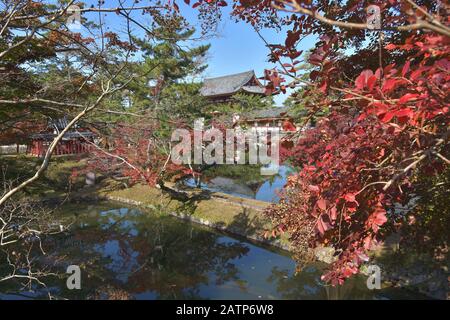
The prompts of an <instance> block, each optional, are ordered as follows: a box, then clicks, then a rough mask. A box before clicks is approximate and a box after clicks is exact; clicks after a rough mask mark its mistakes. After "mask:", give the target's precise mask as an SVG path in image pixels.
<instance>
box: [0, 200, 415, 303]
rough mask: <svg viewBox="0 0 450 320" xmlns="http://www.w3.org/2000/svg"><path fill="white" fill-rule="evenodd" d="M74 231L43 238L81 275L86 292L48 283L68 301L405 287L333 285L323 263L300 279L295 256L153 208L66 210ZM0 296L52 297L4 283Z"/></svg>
mask: <svg viewBox="0 0 450 320" xmlns="http://www.w3.org/2000/svg"><path fill="white" fill-rule="evenodd" d="M59 215H60V216H61V217H62V218H63V219H64V221H65V222H66V223H71V226H70V231H68V232H66V233H64V234H60V235H57V236H54V237H52V238H50V239H47V240H46V241H44V248H45V250H46V252H47V255H46V256H45V258H44V259H43V260H42V263H47V264H49V265H53V266H57V267H58V268H60V269H61V270H65V268H66V267H67V266H68V265H78V266H80V268H81V270H82V280H81V290H67V289H66V278H65V276H63V277H62V278H61V279H49V280H48V281H47V282H46V283H47V286H48V290H50V292H51V293H52V295H54V296H56V297H60V298H68V299H107V298H127V299H391V298H416V297H414V296H411V295H410V294H409V293H407V292H405V291H401V290H398V289H391V290H387V289H383V290H378V291H369V290H368V289H367V288H366V285H365V279H364V278H362V277H361V278H355V279H352V280H350V281H348V282H347V283H346V284H345V285H344V286H342V287H339V288H333V287H328V286H325V285H324V284H323V283H322V282H321V281H320V275H321V270H322V268H323V266H322V265H320V264H311V265H310V266H308V267H307V268H305V269H304V270H303V271H301V272H300V273H298V274H294V270H295V263H294V261H293V260H292V259H291V258H290V256H289V254H288V253H286V252H283V251H278V250H273V249H270V248H268V247H263V246H260V245H256V244H254V243H250V242H248V241H245V240H242V239H236V238H232V237H229V236H226V235H224V234H220V233H216V232H213V231H211V230H210V229H206V228H204V227H201V226H198V225H195V224H191V223H187V222H184V221H180V220H178V219H176V218H173V217H168V216H161V215H157V214H155V213H152V212H149V211H142V210H139V209H134V208H122V205H115V204H114V203H108V204H106V205H95V206H85V207H80V206H79V205H78V206H77V207H72V208H70V207H68V208H66V209H65V210H64V212H61V213H59ZM0 298H3V299H28V298H46V295H45V293H44V292H43V291H42V290H37V291H36V292H34V293H32V292H28V291H27V290H20V291H19V289H17V288H16V287H14V286H12V285H11V284H8V285H6V284H0Z"/></svg>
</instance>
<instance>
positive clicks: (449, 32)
mask: <svg viewBox="0 0 450 320" xmlns="http://www.w3.org/2000/svg"><path fill="white" fill-rule="evenodd" d="M276 2H279V3H282V4H283V6H280V5H277V4H276ZM271 5H272V7H273V8H275V9H277V10H280V11H287V12H292V13H302V14H305V15H308V16H310V17H313V18H315V19H317V20H319V21H320V22H323V23H325V24H328V25H332V26H336V27H340V28H347V29H361V30H367V29H370V28H369V27H368V25H367V23H356V22H348V21H338V20H333V19H329V18H326V17H325V16H323V15H321V14H319V13H318V12H317V11H313V10H310V9H306V8H304V7H302V6H301V5H300V4H299V3H297V2H296V1H295V0H276V1H275V2H272V3H271ZM285 6H287V7H289V8H291V9H288V8H286V7H285ZM420 29H430V30H433V31H435V32H438V33H440V34H443V35H445V36H447V37H450V29H449V28H448V27H446V26H444V25H433V24H431V23H429V22H427V21H423V20H419V19H418V22H416V23H412V24H407V25H404V26H393V27H385V28H382V29H370V30H374V31H381V30H391V31H392V30H394V31H411V30H420Z"/></svg>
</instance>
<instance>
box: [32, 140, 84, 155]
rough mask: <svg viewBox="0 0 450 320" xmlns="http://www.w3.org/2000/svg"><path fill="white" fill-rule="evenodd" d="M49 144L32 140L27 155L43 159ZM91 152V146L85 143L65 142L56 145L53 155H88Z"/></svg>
mask: <svg viewBox="0 0 450 320" xmlns="http://www.w3.org/2000/svg"><path fill="white" fill-rule="evenodd" d="M50 143H51V142H49V141H44V140H33V141H32V142H31V144H30V145H28V150H27V153H28V154H31V155H34V156H37V157H43V156H44V155H45V153H46V152H47V150H48V148H49V146H50ZM91 150H92V146H91V145H90V144H88V143H86V142H83V141H80V140H67V141H60V142H59V143H58V144H57V146H56V148H55V150H54V152H53V155H70V154H82V153H88V152H90V151H91Z"/></svg>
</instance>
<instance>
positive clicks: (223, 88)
mask: <svg viewBox="0 0 450 320" xmlns="http://www.w3.org/2000/svg"><path fill="white" fill-rule="evenodd" d="M254 83H256V84H257V85H254ZM239 91H244V92H248V93H254V94H264V91H265V89H264V87H263V86H262V85H261V84H260V83H259V81H258V80H257V79H256V76H255V72H254V71H253V70H251V71H246V72H242V73H236V74H230V75H227V76H222V77H217V78H209V79H205V81H204V83H203V87H202V88H201V89H200V94H201V95H203V96H205V97H215V96H225V95H232V94H235V93H237V92H239Z"/></svg>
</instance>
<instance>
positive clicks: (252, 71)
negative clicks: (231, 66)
mask: <svg viewBox="0 0 450 320" xmlns="http://www.w3.org/2000/svg"><path fill="white" fill-rule="evenodd" d="M247 73H252V74H254V75H255V76H256V74H255V70H248V71H244V72H238V73H230V74H226V75H224V76H219V77H210V78H205V81H206V80H210V79H222V78H228V77H232V76H240V75H244V74H247Z"/></svg>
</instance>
